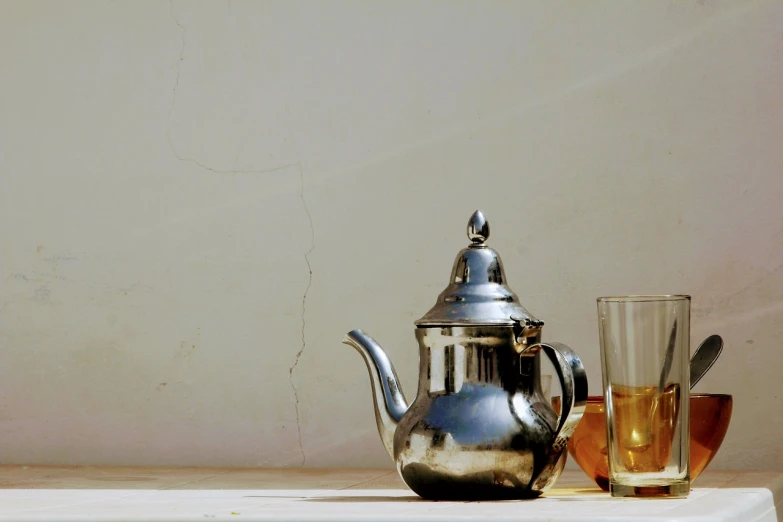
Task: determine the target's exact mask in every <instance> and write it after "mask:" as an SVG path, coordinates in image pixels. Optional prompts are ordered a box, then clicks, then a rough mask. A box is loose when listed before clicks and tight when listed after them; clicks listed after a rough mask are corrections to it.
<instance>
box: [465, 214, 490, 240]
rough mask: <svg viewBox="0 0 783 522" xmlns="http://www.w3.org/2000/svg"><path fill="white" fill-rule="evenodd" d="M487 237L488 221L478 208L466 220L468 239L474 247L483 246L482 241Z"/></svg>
mask: <svg viewBox="0 0 783 522" xmlns="http://www.w3.org/2000/svg"><path fill="white" fill-rule="evenodd" d="M488 238H489V222H488V221H487V218H485V217H484V214H482V213H481V211H480V210H477V211H475V212H474V213H473V215H472V216H470V221H468V239H470V240H471V241H472V242H473V246H474V247H483V246H486V245H484V242H485V241H486V240H487V239H488Z"/></svg>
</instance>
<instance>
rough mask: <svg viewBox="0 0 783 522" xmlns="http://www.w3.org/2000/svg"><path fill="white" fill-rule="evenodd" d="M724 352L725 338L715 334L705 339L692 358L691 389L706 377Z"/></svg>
mask: <svg viewBox="0 0 783 522" xmlns="http://www.w3.org/2000/svg"><path fill="white" fill-rule="evenodd" d="M721 351H723V338H722V337H721V336H720V335H717V334H713V335H710V336H709V337H707V338H706V339H704V340H703V341H702V342H701V344H700V345H699V347H698V348H696V351H695V352H694V353H693V357H691V389H693V387H694V386H696V383H697V382H699V380H700V379H701V378H702V377H704V374H705V373H707V370H709V369H710V368H711V367H712V365H713V364H714V363H715V360H716V359H717V358H718V356H719V355H720V352H721Z"/></svg>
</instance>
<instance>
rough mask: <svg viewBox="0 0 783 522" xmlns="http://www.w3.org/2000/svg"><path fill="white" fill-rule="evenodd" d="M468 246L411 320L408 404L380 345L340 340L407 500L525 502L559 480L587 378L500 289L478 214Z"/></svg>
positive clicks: (352, 336) (499, 271)
mask: <svg viewBox="0 0 783 522" xmlns="http://www.w3.org/2000/svg"><path fill="white" fill-rule="evenodd" d="M468 237H469V239H470V240H471V243H472V244H471V245H470V246H469V247H467V248H465V249H463V250H462V251H461V252H460V253H459V254H458V256H457V258H456V260H455V262H454V266H453V268H452V273H451V281H450V284H449V286H448V287H447V288H446V289H445V290H444V291H443V292H442V293H441V294H440V296H439V297H438V301H437V303H436V304H435V306H434V307H433V308H432V309H431V310H430V311H429V312H427V313H426V314H425V315H424V316H423V317H422V318H421V319H419V320H418V321H416V323H415V324H416V339H417V340H418V343H419V389H418V393H417V394H416V398H415V399H414V401H413V403H412V404H411V405H410V406H408V403H407V402H406V400H405V397H404V395H403V393H402V390H401V389H400V385H399V380H398V378H397V375H396V373H395V371H394V367H393V366H392V363H391V361H389V358H388V357H387V356H386V353H385V352H384V351H383V349H382V348H381V347H380V346H379V345H378V343H376V342H375V341H374V340H373V339H372V338H371V337H370V336H368V335H367V334H365V333H364V332H362V331H361V330H353V331H351V332H349V333H348V334H347V335H346V337H345V339H344V340H343V342H344V343H346V344H349V345H351V346H353V347H354V348H355V349H356V350H357V351H359V353H360V354H361V355H362V356H363V358H364V360H365V362H366V363H367V368H368V369H369V371H370V380H371V383H372V391H373V401H374V403H375V416H376V421H377V424H378V431H379V432H380V435H381V439H382V441H383V444H384V446H385V447H386V450H387V451H388V453H389V455H391V457H392V458H393V459H394V461H395V462H396V464H397V470H398V472H399V473H400V476H401V477H402V479H403V480H404V481H405V483H406V484H407V485H408V486H409V487H410V488H411V489H412V490H413V491H415V492H416V493H417V494H418V495H420V496H421V497H424V498H427V499H462V500H478V499H501V498H506V499H508V498H535V497H537V496H539V495H540V494H541V493H542V492H544V491H545V490H546V489H547V488H549V487H550V486H552V485H553V484H554V483H555V481H556V480H557V479H558V478H559V476H560V474H561V473H562V470H563V466H564V465H565V460H566V455H567V452H566V444H567V443H568V439H569V437H570V436H571V434H572V433H573V431H574V429H575V428H576V425H577V424H578V423H579V420H580V419H581V417H582V412H583V411H584V407H585V401H586V399H587V377H586V375H585V371H584V367H583V366H582V362H581V361H580V360H579V357H577V355H576V354H575V353H574V352H573V351H572V350H571V349H570V348H568V347H567V346H565V345H563V344H560V343H542V342H541V329H542V327H543V325H544V323H543V322H542V321H539V320H537V319H535V318H534V317H533V316H532V315H531V314H530V313H529V312H528V311H527V310H525V309H524V308H523V307H522V305H521V304H520V303H519V299H518V298H517V296H516V294H514V293H513V292H512V291H511V290H510V289H509V288H508V286H506V283H505V273H504V270H503V264H502V262H501V260H500V257H499V256H498V254H497V252H495V251H494V250H493V249H491V248H489V247H488V246H487V245H486V240H487V238H488V237H489V224H488V223H487V221H486V219H485V218H484V216H483V215H482V213H481V212H480V211H476V212H475V213H474V214H473V216H472V217H471V218H470V221H469V223H468ZM541 352H543V353H544V354H546V356H547V357H548V358H549V359H550V361H551V362H552V363H553V365H554V367H555V369H556V371H557V375H558V378H559V380H560V386H561V389H562V402H561V404H562V407H561V412H562V413H561V414H560V415H558V414H557V413H556V412H555V411H554V410H553V408H552V406H551V404H550V403H549V401H547V400H546V398H545V397H544V395H543V393H542V391H541V374H540V357H539V354H540V353H541Z"/></svg>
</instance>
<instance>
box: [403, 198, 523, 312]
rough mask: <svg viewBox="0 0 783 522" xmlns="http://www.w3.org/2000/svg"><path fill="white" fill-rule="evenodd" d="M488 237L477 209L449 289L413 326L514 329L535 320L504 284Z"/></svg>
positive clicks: (485, 226) (442, 293) (499, 263)
mask: <svg viewBox="0 0 783 522" xmlns="http://www.w3.org/2000/svg"><path fill="white" fill-rule="evenodd" d="M488 238H489V223H488V222H487V220H486V218H485V217H484V214H482V213H481V211H480V210H477V211H475V212H474V213H473V215H472V216H471V217H470V221H468V239H470V241H471V245H470V246H468V247H467V248H464V249H462V250H461V251H460V252H459V254H457V258H456V259H455V260H454V266H453V267H452V269H451V281H450V283H449V286H447V287H446V289H445V290H443V292H441V293H440V295H439V296H438V301H437V302H436V303H435V306H433V307H432V308H431V309H430V311H429V312H427V313H426V314H424V316H423V317H422V318H421V319H419V320H418V321H416V322H415V324H416V326H457V325H466V326H467V325H471V326H475V325H499V326H513V325H514V324H516V323H517V322H522V323H524V322H525V320H526V319H529V320H531V321H536V319H535V318H534V317H533V316H532V315H531V314H530V312H528V311H527V310H525V308H524V307H523V306H522V305H521V304H520V303H519V298H518V297H517V296H516V294H515V293H514V292H513V291H512V290H511V289H510V288H509V287H508V286H507V285H506V274H505V272H504V270H503V262H502V261H501V260H500V256H499V255H498V253H497V252H496V251H495V250H494V249H492V248H489V247H488V246H487V245H486V241H487V239H488Z"/></svg>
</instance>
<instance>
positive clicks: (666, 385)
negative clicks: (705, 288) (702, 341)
mask: <svg viewBox="0 0 783 522" xmlns="http://www.w3.org/2000/svg"><path fill="white" fill-rule="evenodd" d="M597 302H598V331H599V340H600V344H601V372H602V376H603V384H604V403H605V407H606V438H607V457H608V460H609V490H610V491H611V494H612V496H615V497H669V498H671V497H686V496H688V493H689V492H690V467H689V460H690V459H689V447H688V439H689V418H690V415H689V412H688V406H689V404H690V398H689V389H690V382H689V379H690V373H689V355H690V346H689V339H690V304H691V298H690V296H687V295H661V296H644V295H639V296H617V297H599V298H598V299H597Z"/></svg>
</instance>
